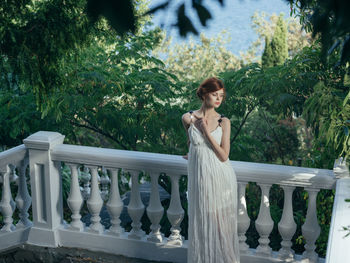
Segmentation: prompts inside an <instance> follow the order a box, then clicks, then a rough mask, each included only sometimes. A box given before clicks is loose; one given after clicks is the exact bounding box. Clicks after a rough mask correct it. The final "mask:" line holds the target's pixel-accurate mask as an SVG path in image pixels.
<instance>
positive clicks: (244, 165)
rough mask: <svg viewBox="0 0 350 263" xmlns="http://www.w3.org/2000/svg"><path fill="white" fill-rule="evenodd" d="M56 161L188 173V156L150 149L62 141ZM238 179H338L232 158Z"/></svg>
mask: <svg viewBox="0 0 350 263" xmlns="http://www.w3.org/2000/svg"><path fill="white" fill-rule="evenodd" d="M51 158H52V160H53V161H63V162H69V163H77V164H85V165H96V166H104V167H106V168H124V169H131V170H144V171H157V172H158V171H160V172H165V173H169V175H172V174H183V175H187V160H185V159H183V158H182V156H180V155H171V154H161V153H150V152H140V151H129V150H117V149H109V148H97V147H90V146H78V145H69V144H60V145H57V146H55V147H54V148H53V149H52V150H51ZM230 163H231V165H232V166H233V168H234V170H235V172H236V175H237V180H238V181H242V182H250V181H251V182H257V183H262V184H279V185H292V186H298V187H306V188H316V189H334V187H335V183H336V179H335V177H334V173H333V171H332V170H327V169H318V168H305V167H296V166H287V165H278V164H264V163H253V162H242V161H230Z"/></svg>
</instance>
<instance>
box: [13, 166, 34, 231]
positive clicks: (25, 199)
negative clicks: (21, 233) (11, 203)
mask: <svg viewBox="0 0 350 263" xmlns="http://www.w3.org/2000/svg"><path fill="white" fill-rule="evenodd" d="M27 167H28V159H25V160H23V161H22V162H21V166H20V167H19V179H18V191H17V196H16V198H15V201H16V204H17V207H18V209H19V218H20V220H19V221H18V223H17V224H16V228H17V229H19V228H26V227H31V226H32V225H33V224H32V222H31V221H30V220H29V219H28V217H29V214H28V209H29V207H30V205H31V203H32V198H31V197H30V195H29V193H28V188H27V179H26V169H27Z"/></svg>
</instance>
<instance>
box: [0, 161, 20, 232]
mask: <svg viewBox="0 0 350 263" xmlns="http://www.w3.org/2000/svg"><path fill="white" fill-rule="evenodd" d="M10 174H11V168H10V167H9V166H7V171H0V176H2V178H3V180H2V196H1V202H0V209H1V213H2V216H3V218H4V226H3V227H2V228H1V230H0V232H12V231H14V230H15V229H16V227H15V226H14V225H13V224H12V222H13V218H12V215H13V212H14V209H13V207H12V206H11V199H12V196H11V188H10Z"/></svg>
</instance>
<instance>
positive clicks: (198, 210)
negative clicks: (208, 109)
mask: <svg viewBox="0 0 350 263" xmlns="http://www.w3.org/2000/svg"><path fill="white" fill-rule="evenodd" d="M188 134H189V137H190V141H191V144H190V150H189V153H188V216H189V228H188V252H187V262H188V263H239V262H240V256H239V242H238V233H237V215H238V214H237V180H236V174H235V172H234V170H233V168H232V166H231V164H230V162H229V159H228V160H227V161H225V162H221V161H220V160H219V159H218V157H217V156H216V155H215V153H214V151H213V149H212V148H211V145H210V143H209V142H208V141H207V140H206V139H205V138H204V137H203V135H202V133H201V132H200V131H199V130H198V129H197V127H196V126H195V125H194V124H193V123H191V125H190V127H189V130H188ZM211 135H212V136H213V137H214V139H215V140H216V141H217V142H218V144H221V137H222V128H221V126H218V127H217V128H216V130H214V131H213V132H212V133H211Z"/></svg>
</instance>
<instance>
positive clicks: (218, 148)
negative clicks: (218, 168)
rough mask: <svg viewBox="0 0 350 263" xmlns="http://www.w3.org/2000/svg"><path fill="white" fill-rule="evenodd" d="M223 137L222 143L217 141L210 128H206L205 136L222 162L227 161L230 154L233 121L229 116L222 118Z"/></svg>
mask: <svg viewBox="0 0 350 263" xmlns="http://www.w3.org/2000/svg"><path fill="white" fill-rule="evenodd" d="M221 127H222V138H221V145H219V144H218V143H217V141H216V140H215V139H214V137H213V136H212V135H211V133H210V132H209V131H208V130H205V137H206V138H207V139H208V141H209V143H210V144H211V145H212V148H213V150H214V152H215V154H216V156H217V157H218V158H219V160H220V161H221V162H225V161H226V160H227V159H228V157H229V154H230V134H231V121H230V120H229V119H228V118H222V122H221Z"/></svg>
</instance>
